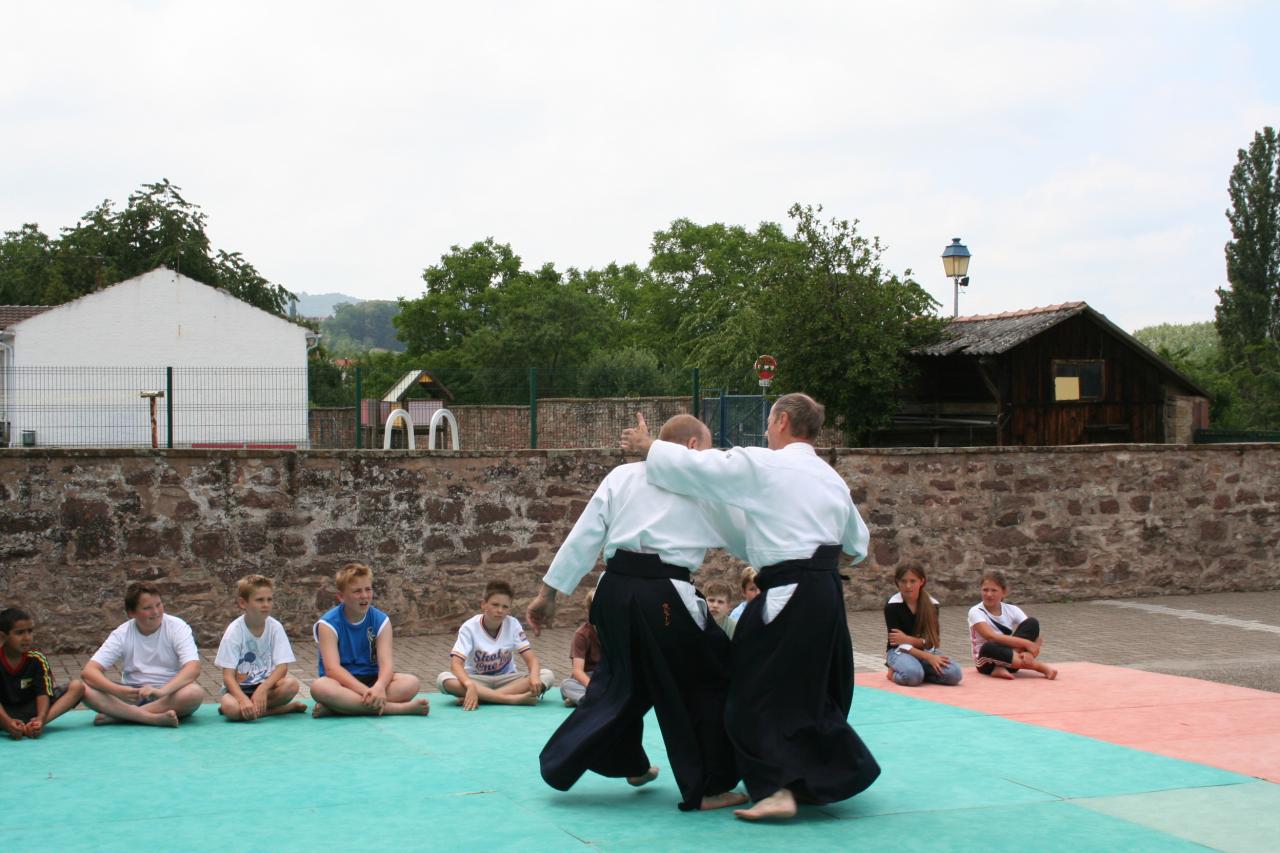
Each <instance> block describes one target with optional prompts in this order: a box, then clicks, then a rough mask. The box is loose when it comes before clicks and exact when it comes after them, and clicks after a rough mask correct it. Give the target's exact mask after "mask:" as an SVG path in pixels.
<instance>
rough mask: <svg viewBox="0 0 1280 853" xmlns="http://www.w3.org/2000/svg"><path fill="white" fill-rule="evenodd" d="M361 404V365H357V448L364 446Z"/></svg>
mask: <svg viewBox="0 0 1280 853" xmlns="http://www.w3.org/2000/svg"><path fill="white" fill-rule="evenodd" d="M362 408H363V407H362V406H361V405H360V365H358V364H357V365H356V450H359V449H360V448H362V447H364V424H363V423H361V416H362V415H363V414H364V412H363V411H361V410H362Z"/></svg>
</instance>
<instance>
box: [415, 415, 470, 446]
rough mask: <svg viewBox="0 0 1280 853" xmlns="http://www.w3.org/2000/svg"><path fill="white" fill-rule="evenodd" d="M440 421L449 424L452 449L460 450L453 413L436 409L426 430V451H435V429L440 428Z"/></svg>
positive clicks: (456, 421)
mask: <svg viewBox="0 0 1280 853" xmlns="http://www.w3.org/2000/svg"><path fill="white" fill-rule="evenodd" d="M441 421H448V422H449V434H450V435H451V436H453V441H452V444H453V449H454V450H461V449H462V441H461V439H459V438H458V419H457V418H455V417H454V416H453V412H451V411H449V410H448V409H444V408H440V409H436V412H435V414H434V415H432V416H431V427H430V428H429V429H428V430H427V450H435V449H436V427H438V426H440V422H441ZM410 446H412V445H410Z"/></svg>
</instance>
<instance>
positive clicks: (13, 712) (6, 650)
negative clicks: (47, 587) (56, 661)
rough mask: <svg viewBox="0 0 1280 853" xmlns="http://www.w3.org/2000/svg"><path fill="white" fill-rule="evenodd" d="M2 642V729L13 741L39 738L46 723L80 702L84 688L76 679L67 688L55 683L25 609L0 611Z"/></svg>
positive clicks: (0, 703) (0, 722) (0, 675)
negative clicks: (38, 647) (36, 648)
mask: <svg viewBox="0 0 1280 853" xmlns="http://www.w3.org/2000/svg"><path fill="white" fill-rule="evenodd" d="M0 643H2V644H3V645H0V662H3V664H4V666H2V667H0V726H3V728H4V730H5V732H7V733H8V735H9V737H11V738H13V739H14V740H22V739H23V738H24V737H30V738H37V737H40V735H41V734H43V732H44V727H45V726H46V725H47V724H49V723H50V722H52V721H53V720H54V719H55V718H56V717H59V716H61V715H62V714H64V713H66V712H67V711H70V710H71V709H72V708H74V707H75V706H76V705H78V704H79V703H80V699H81V697H82V696H84V685H83V684H81V683H80V681H79V680H75V679H73V680H72V681H71V683H70V684H68V685H67V686H66V687H59V686H58V685H56V684H54V683H53V673H52V672H51V671H50V670H49V662H48V661H47V660H45V659H44V655H42V654H40V653H39V652H38V651H36V650H35V622H34V620H32V618H31V614H29V613H27V612H26V611H25V610H19V609H18V608H16V607H10V608H9V609H8V610H4V611H0Z"/></svg>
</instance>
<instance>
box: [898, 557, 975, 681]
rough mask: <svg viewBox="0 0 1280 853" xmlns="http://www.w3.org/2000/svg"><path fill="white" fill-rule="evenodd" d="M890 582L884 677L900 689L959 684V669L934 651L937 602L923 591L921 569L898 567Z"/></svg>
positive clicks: (937, 642)
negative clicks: (892, 589)
mask: <svg viewBox="0 0 1280 853" xmlns="http://www.w3.org/2000/svg"><path fill="white" fill-rule="evenodd" d="M893 581H894V583H895V584H897V586H898V591H897V592H896V593H894V594H893V596H892V597H890V599H889V601H888V602H886V603H885V606H884V624H885V627H886V628H888V629H889V643H888V648H887V649H886V652H885V666H887V667H888V668H889V671H888V672H886V673H885V677H886V678H888V679H889V680H890V681H892V682H893V683H894V684H901V685H902V686H903V687H915V686H917V685H919V684H920V683H922V682H925V681H932V682H934V683H935V684H947V685H954V684H959V683H960V679H961V678H962V677H963V674H962V673H961V672H960V665H959V664H957V663H956V662H955V661H953V660H952V659H951V658H949V657H947V656H946V655H944V654H942V653H941V652H939V651H938V645H939V643H940V642H941V640H940V635H941V632H940V630H939V627H938V602H937V601H936V600H935V599H934V598H933V596H931V595H929V593H928V592H926V591H925V573H924V569H922V568H918V567H916V566H900V567H899V568H898V570H897V571H896V572H894V573H893Z"/></svg>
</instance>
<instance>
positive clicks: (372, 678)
mask: <svg viewBox="0 0 1280 853" xmlns="http://www.w3.org/2000/svg"><path fill="white" fill-rule="evenodd" d="M351 674H352V675H355V678H356V681H358V682H360V683H361V684H363V685H364V686H365V687H372V686H373V685H375V684H377V683H378V674H377V673H373V674H372V675H356V674H355V673H354V672H353V673H351Z"/></svg>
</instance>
